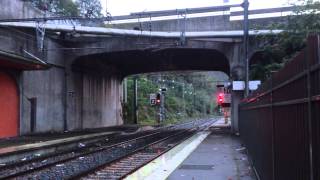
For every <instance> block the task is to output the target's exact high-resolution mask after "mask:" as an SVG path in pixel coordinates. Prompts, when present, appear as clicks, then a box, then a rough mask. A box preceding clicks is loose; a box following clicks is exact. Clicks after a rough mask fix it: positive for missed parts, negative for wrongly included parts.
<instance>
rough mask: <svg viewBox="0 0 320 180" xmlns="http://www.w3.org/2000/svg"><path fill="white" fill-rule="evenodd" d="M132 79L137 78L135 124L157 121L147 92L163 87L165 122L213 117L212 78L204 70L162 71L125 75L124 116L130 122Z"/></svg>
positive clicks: (156, 107) (214, 87) (154, 122)
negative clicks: (164, 91) (136, 121)
mask: <svg viewBox="0 0 320 180" xmlns="http://www.w3.org/2000/svg"><path fill="white" fill-rule="evenodd" d="M134 78H137V80H138V123H139V124H149V125H154V124H157V120H158V118H159V116H158V113H159V106H151V105H150V102H149V95H150V94H151V93H157V92H159V88H160V87H166V88H167V92H166V94H165V109H166V111H165V112H166V117H165V122H164V123H166V124H170V123H175V122H178V121H181V120H188V119H195V118H200V117H208V116H213V115H214V114H215V111H214V109H215V107H216V98H215V90H216V79H215V78H214V77H213V76H212V75H210V74H208V73H184V74H177V73H166V74H161V75H160V74H149V75H138V76H132V77H129V78H127V89H128V103H127V104H124V108H123V112H124V119H125V120H126V121H127V123H132V122H133V102H134V101H133V93H134V92H133V90H134Z"/></svg>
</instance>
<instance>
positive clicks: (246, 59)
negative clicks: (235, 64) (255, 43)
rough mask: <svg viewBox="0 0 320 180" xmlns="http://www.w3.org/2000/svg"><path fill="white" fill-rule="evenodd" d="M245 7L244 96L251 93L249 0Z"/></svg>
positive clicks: (243, 5)
mask: <svg viewBox="0 0 320 180" xmlns="http://www.w3.org/2000/svg"><path fill="white" fill-rule="evenodd" d="M242 8H243V44H244V60H245V61H246V82H245V93H244V96H245V97H248V95H249V57H248V43H249V0H244V1H243V3H242Z"/></svg>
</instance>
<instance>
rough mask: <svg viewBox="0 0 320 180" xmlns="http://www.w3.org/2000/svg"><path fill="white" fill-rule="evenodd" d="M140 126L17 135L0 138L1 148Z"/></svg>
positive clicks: (130, 129)
mask: <svg viewBox="0 0 320 180" xmlns="http://www.w3.org/2000/svg"><path fill="white" fill-rule="evenodd" d="M139 128H140V126H138V125H121V126H110V127H104V128H93V129H83V130H74V131H65V132H48V133H34V134H27V135H22V136H17V137H10V138H0V149H1V148H7V147H11V146H19V145H25V144H31V143H41V142H44V141H51V140H57V139H64V138H70V137H81V136H83V135H90V134H99V133H104V132H134V131H137V130H138V129H139Z"/></svg>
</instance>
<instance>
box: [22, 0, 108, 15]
mask: <svg viewBox="0 0 320 180" xmlns="http://www.w3.org/2000/svg"><path fill="white" fill-rule="evenodd" d="M28 1H30V2H31V3H32V5H33V6H35V7H37V8H38V9H40V10H44V11H48V12H51V13H54V14H56V15H61V16H82V17H87V18H97V17H102V13H101V11H102V6H101V3H100V1H99V0H76V1H75V2H74V1H72V0H28Z"/></svg>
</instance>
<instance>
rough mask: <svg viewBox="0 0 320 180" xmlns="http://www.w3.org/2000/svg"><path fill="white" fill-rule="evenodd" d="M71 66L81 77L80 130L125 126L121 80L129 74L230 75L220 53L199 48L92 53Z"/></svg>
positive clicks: (226, 60) (227, 61)
mask: <svg viewBox="0 0 320 180" xmlns="http://www.w3.org/2000/svg"><path fill="white" fill-rule="evenodd" d="M72 67H73V71H74V72H76V73H78V74H79V77H82V81H79V82H77V83H76V84H78V85H76V86H77V87H79V88H80V89H81V90H80V91H81V92H80V93H81V96H82V100H81V102H80V103H81V105H80V106H79V107H80V109H79V111H81V115H82V119H83V120H82V122H81V123H82V127H83V128H92V127H101V126H110V125H118V124H119V123H120V124H122V123H124V121H123V117H124V116H125V115H124V113H125V108H126V107H124V91H123V88H122V87H123V82H124V81H123V80H124V79H125V78H126V77H129V76H131V75H133V76H137V75H141V74H144V75H146V74H149V75H150V73H151V74H155V73H160V74H163V73H166V72H179V73H180V74H181V73H182V74H184V73H190V72H208V71H210V72H211V71H220V72H223V73H222V74H224V75H225V77H227V78H226V79H229V75H230V65H229V60H228V59H227V57H226V56H225V55H224V54H223V53H221V52H220V51H218V50H215V49H201V48H164V49H143V50H130V51H118V52H106V53H99V54H91V55H86V56H82V57H80V58H78V59H76V60H75V61H74V63H73V66H72ZM80 74H81V75H80ZM211 84H212V83H211ZM186 86H187V85H186ZM180 89H181V87H180ZM150 93H152V92H150ZM213 94H214V93H213ZM180 96H181V95H180ZM186 96H187V95H186ZM212 96H214V95H212ZM144 98H146V97H144ZM180 98H182V96H181V97H180ZM213 99H214V98H211V100H213ZM203 109H209V110H203V111H202V112H207V111H211V109H212V107H210V108H208V107H204V108H203ZM180 113H181V112H178V111H177V112H176V114H180ZM113 119H116V120H115V121H114V120H113Z"/></svg>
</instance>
